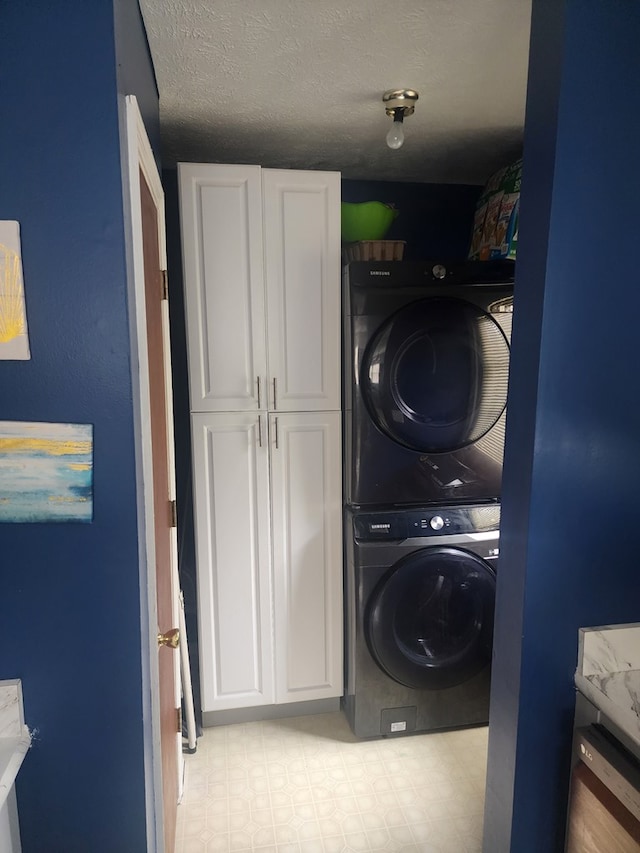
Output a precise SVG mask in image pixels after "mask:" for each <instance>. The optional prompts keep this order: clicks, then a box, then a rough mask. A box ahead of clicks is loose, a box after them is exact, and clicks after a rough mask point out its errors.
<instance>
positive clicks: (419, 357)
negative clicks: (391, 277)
mask: <svg viewBox="0 0 640 853" xmlns="http://www.w3.org/2000/svg"><path fill="white" fill-rule="evenodd" d="M508 381H509V344H508V342H507V339H506V337H505V335H504V332H503V331H502V329H501V328H500V326H499V325H498V323H497V322H496V321H495V320H494V319H493V317H491V315H490V314H488V313H487V312H486V311H483V310H482V308H479V307H478V306H477V305H473V304H471V303H470V302H466V301H464V300H462V299H453V298H449V297H442V298H440V297H438V298H429V299H422V300H418V301H416V302H412V303H410V304H409V305H406V306H405V307H404V308H402V309H400V311H398V312H396V314H394V315H393V316H392V317H390V318H389V319H388V320H386V321H385V322H384V323H383V324H382V326H381V327H380V328H379V329H378V331H377V332H376V334H375V335H374V336H373V338H372V340H371V342H370V344H369V346H368V347H367V350H366V352H365V354H364V359H363V363H362V370H361V387H362V393H363V395H364V400H365V403H366V406H367V409H368V411H369V414H370V416H371V418H372V419H373V421H374V422H375V423H376V425H377V426H378V427H379V429H381V430H382V431H383V432H384V433H385V434H386V435H387V436H389V438H391V439H393V440H394V441H396V442H397V443H398V444H401V445H403V446H405V447H408V448H410V449H411V450H416V451H419V452H421V453H445V452H448V451H453V450H459V449H460V448H461V447H465V446H466V445H468V444H472V443H474V442H476V441H477V440H478V439H479V438H481V436H483V435H485V433H487V432H488V431H489V430H490V429H491V428H492V427H493V426H494V425H495V423H496V422H497V420H498V418H499V417H500V415H501V414H502V412H503V410H504V408H505V406H506V403H507V385H508Z"/></svg>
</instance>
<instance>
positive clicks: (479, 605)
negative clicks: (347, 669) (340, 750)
mask: <svg viewBox="0 0 640 853" xmlns="http://www.w3.org/2000/svg"><path fill="white" fill-rule="evenodd" d="M495 589H496V581H495V573H494V571H493V569H492V568H491V567H490V566H489V564H488V563H486V562H485V561H484V560H482V559H481V558H480V557H478V556H477V555H476V554H472V553H471V552H470V551H465V550H463V549H462V548H454V547H448V546H442V547H432V548H424V549H422V550H420V551H415V552H414V553H413V554H410V555H409V556H408V557H405V558H404V559H402V560H400V561H398V562H397V563H396V564H395V565H394V566H392V568H391V569H390V570H389V572H387V574H386V575H385V576H384V577H383V578H382V580H381V581H380V583H379V584H378V586H377V587H376V589H375V590H374V592H373V595H372V597H371V599H370V603H369V607H368V610H367V613H366V622H365V628H366V634H367V640H368V643H369V649H370V651H371V654H372V655H373V657H374V659H375V660H376V662H377V663H378V665H379V666H380V667H381V668H382V669H383V670H384V671H385V672H386V673H387V675H389V676H390V677H391V678H393V679H394V680H395V681H398V682H399V683H400V684H404V685H405V686H406V687H413V688H422V689H427V690H441V689H443V688H447V687H454V686H455V685H457V684H462V683H463V682H465V681H468V680H469V679H470V678H473V676H474V675H477V673H479V672H480V671H481V670H483V669H484V668H485V667H486V666H488V665H489V664H490V662H491V647H492V642H493V612H494V604H495Z"/></svg>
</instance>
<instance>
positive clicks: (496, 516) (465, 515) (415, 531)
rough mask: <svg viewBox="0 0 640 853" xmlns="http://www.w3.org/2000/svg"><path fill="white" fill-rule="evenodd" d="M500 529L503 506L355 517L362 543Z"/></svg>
mask: <svg viewBox="0 0 640 853" xmlns="http://www.w3.org/2000/svg"><path fill="white" fill-rule="evenodd" d="M499 527H500V505H499V504H481V505H474V506H454V507H442V506H438V507H424V508H421V509H414V508H411V509H403V510H393V511H389V510H381V511H379V512H359V511H356V512H354V513H353V528H354V534H355V538H356V539H357V540H359V541H361V542H376V541H382V540H385V539H386V540H396V541H398V540H402V539H408V538H415V537H421V538H430V537H437V536H450V535H452V534H454V533H479V532H481V531H489V530H498V529H499Z"/></svg>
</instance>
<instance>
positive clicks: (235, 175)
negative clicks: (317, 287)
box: [178, 163, 267, 412]
mask: <svg viewBox="0 0 640 853" xmlns="http://www.w3.org/2000/svg"><path fill="white" fill-rule="evenodd" d="M260 172H261V170H260V167H259V166H227V165H212V164H199V163H180V164H179V165H178V180H179V191H180V221H181V229H182V258H183V269H184V289H185V302H186V317H187V341H188V357H189V385H190V396H191V411H193V412H225V411H256V410H258V409H260V408H266V406H265V404H264V400H265V399H266V398H265V396H264V395H265V393H266V389H265V387H264V386H265V384H266V373H267V369H266V343H265V317H264V311H265V307H264V276H263V252H262V184H261V179H260Z"/></svg>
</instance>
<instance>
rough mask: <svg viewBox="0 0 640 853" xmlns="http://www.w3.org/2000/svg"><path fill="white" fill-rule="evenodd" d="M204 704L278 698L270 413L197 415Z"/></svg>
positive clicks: (240, 704) (236, 705)
mask: <svg viewBox="0 0 640 853" xmlns="http://www.w3.org/2000/svg"><path fill="white" fill-rule="evenodd" d="M192 435H193V469H194V505H195V510H194V512H195V528H196V559H197V577H198V617H199V627H200V672H201V682H202V708H203V710H204V711H217V710H223V709H228V708H241V707H246V706H250V705H263V704H269V703H271V702H273V647H272V640H271V636H272V627H271V582H270V560H269V556H270V544H269V503H268V502H269V459H268V448H267V434H266V415H262V414H243V413H239V414H213V415H208V414H207V415H205V414H198V415H193V416H192Z"/></svg>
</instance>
